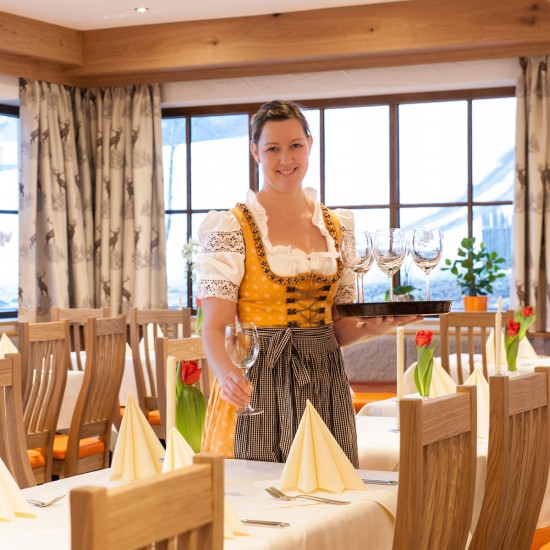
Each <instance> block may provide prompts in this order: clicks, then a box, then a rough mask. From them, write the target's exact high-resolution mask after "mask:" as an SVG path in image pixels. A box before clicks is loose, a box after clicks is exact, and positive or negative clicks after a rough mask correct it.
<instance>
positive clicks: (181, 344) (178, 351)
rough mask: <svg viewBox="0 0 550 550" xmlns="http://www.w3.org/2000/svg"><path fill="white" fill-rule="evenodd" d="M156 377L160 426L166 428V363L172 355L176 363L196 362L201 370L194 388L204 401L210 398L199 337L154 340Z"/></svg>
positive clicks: (207, 375) (205, 365) (203, 352)
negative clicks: (198, 390)
mask: <svg viewBox="0 0 550 550" xmlns="http://www.w3.org/2000/svg"><path fill="white" fill-rule="evenodd" d="M155 354H156V367H157V371H156V376H157V388H158V396H159V412H160V420H161V423H162V426H163V427H164V428H166V363H167V361H168V357H169V356H170V355H172V356H173V357H174V358H175V359H176V362H178V361H190V360H192V359H193V360H196V361H197V362H198V364H199V367H201V368H202V374H201V377H200V378H199V381H198V382H197V384H196V386H197V387H198V388H199V389H200V390H201V391H202V393H203V394H204V397H205V399H206V401H207V402H208V398H209V396H210V386H211V384H210V369H209V368H208V363H207V361H206V353H205V351H204V346H203V343H202V338H201V337H193V338H176V339H175V340H169V339H168V338H157V339H156V340H155Z"/></svg>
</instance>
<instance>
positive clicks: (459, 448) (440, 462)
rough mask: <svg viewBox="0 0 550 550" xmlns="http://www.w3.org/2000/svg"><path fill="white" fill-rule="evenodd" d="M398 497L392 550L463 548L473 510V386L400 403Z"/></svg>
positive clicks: (474, 448) (475, 426) (474, 468)
mask: <svg viewBox="0 0 550 550" xmlns="http://www.w3.org/2000/svg"><path fill="white" fill-rule="evenodd" d="M399 413H400V414H399V419H400V427H401V431H400V440H401V442H400V451H399V453H400V454H399V456H400V459H399V492H398V495H397V515H396V520H395V533H394V539H393V548H394V550H396V549H407V550H408V549H410V548H422V549H423V550H427V549H433V550H440V549H442V548H445V549H448V550H451V549H456V550H459V549H460V550H462V549H463V548H465V545H466V541H467V538H468V533H469V529H470V523H471V519H472V511H473V505H474V496H475V495H474V493H475V478H476V438H477V408H476V392H475V387H474V386H460V387H458V388H457V393H455V394H452V395H446V396H444V397H438V398H429V399H427V400H422V399H402V400H400V401H399Z"/></svg>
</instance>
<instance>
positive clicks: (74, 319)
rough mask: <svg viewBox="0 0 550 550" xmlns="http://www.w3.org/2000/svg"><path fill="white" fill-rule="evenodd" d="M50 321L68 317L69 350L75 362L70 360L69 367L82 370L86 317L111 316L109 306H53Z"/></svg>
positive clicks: (62, 319)
mask: <svg viewBox="0 0 550 550" xmlns="http://www.w3.org/2000/svg"><path fill="white" fill-rule="evenodd" d="M51 316H52V321H64V320H65V319H68V320H69V321H70V323H71V325H70V326H71V352H72V353H74V356H75V360H76V361H75V362H73V361H71V368H73V369H74V366H75V364H76V369H74V370H80V371H81V370H84V361H85V356H84V359H83V358H82V352H85V351H86V333H85V326H86V319H89V318H90V317H94V318H95V319H98V318H101V317H111V308H110V307H98V308H74V307H73V308H71V307H59V306H54V307H52V308H51Z"/></svg>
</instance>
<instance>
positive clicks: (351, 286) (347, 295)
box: [334, 208, 355, 304]
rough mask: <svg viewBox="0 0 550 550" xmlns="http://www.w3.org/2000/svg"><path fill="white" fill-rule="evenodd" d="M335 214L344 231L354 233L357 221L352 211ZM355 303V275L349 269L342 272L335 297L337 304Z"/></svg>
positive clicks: (337, 210) (343, 209)
mask: <svg viewBox="0 0 550 550" xmlns="http://www.w3.org/2000/svg"><path fill="white" fill-rule="evenodd" d="M334 213H335V214H336V215H337V216H338V219H339V220H340V225H341V227H342V231H353V229H354V226H355V220H354V218H353V213H352V212H351V210H347V209H345V208H336V209H335V210H334ZM352 302H355V275H354V274H353V273H352V272H351V271H350V270H349V269H347V268H344V270H343V271H342V276H341V277H340V284H339V286H338V289H337V291H336V296H335V297H334V303H335V304H346V303H352Z"/></svg>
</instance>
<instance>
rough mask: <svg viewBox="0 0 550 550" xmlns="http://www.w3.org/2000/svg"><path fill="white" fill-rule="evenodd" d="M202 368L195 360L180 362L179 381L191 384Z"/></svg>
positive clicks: (199, 374)
mask: <svg viewBox="0 0 550 550" xmlns="http://www.w3.org/2000/svg"><path fill="white" fill-rule="evenodd" d="M201 373H202V369H201V368H200V367H199V366H198V363H197V362H196V361H193V360H191V361H182V362H181V381H182V382H183V383H184V384H187V385H188V386H192V385H193V384H195V382H196V381H197V380H198V379H199V378H200V377H201Z"/></svg>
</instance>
